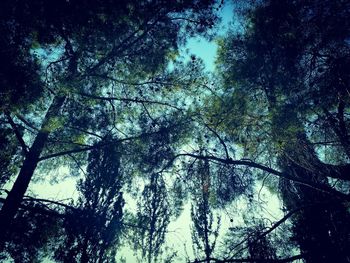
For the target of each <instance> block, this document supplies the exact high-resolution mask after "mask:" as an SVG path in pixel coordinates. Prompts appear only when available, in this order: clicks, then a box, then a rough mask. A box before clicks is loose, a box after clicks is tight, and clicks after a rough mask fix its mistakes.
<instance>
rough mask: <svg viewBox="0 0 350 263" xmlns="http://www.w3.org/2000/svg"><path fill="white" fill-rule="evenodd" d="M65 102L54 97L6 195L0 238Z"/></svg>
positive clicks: (1, 217)
mask: <svg viewBox="0 0 350 263" xmlns="http://www.w3.org/2000/svg"><path fill="white" fill-rule="evenodd" d="M64 100H65V97H64V96H55V97H54V99H53V101H52V103H51V105H50V107H49V109H48V111H47V113H46V115H45V118H44V121H43V123H42V127H41V129H40V131H39V133H38V134H37V136H36V138H35V140H34V142H33V144H32V146H31V147H30V149H29V151H28V153H27V155H26V158H25V160H24V162H23V165H22V167H21V170H20V172H19V174H18V176H17V179H16V181H15V183H14V185H13V187H12V189H11V191H10V192H9V193H8V196H7V198H6V200H5V202H4V204H3V206H2V208H1V211H0V222H1V224H0V237H1V238H2V237H3V236H4V234H5V232H6V231H9V228H10V226H11V222H12V220H13V218H14V216H15V215H16V213H17V211H18V209H19V207H20V205H21V202H22V199H23V196H24V194H25V192H26V190H27V188H28V186H29V183H30V181H31V179H32V177H33V174H34V171H35V169H36V167H37V165H38V162H39V158H40V154H41V153H42V151H43V149H44V147H45V144H46V142H47V139H48V136H49V134H50V127H49V124H50V121H51V120H52V119H53V117H55V116H57V115H58V114H59V111H60V109H61V107H62V105H63V102H64Z"/></svg>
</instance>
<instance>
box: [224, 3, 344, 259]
mask: <svg viewBox="0 0 350 263" xmlns="http://www.w3.org/2000/svg"><path fill="white" fill-rule="evenodd" d="M345 6H346V4H345V3H344V2H342V1H333V2H332V3H330V2H328V1H326V2H322V3H320V2H319V1H311V2H308V3H305V2H303V1H266V2H264V3H262V4H258V5H257V6H256V7H255V8H253V9H251V10H249V11H248V17H249V19H250V20H249V22H248V27H247V29H246V31H245V32H244V33H243V34H236V35H234V34H231V36H230V37H229V38H228V39H227V40H225V41H224V42H223V44H222V49H221V52H222V53H221V56H220V58H221V60H222V61H223V64H222V68H221V70H222V72H223V76H224V79H225V82H226V83H225V85H226V87H227V88H226V92H227V93H229V94H230V95H229V96H230V98H234V101H235V102H238V101H239V100H241V102H238V103H239V104H238V105H240V106H239V107H241V108H242V109H243V111H244V113H245V115H243V122H244V123H246V121H247V120H249V119H257V121H256V122H255V123H253V124H254V126H255V127H254V126H253V127H252V128H253V130H252V129H251V130H250V132H248V131H247V130H243V132H242V130H240V129H238V130H237V131H234V132H233V136H235V138H237V137H239V138H243V143H244V144H243V145H244V146H245V149H246V151H247V156H249V157H254V158H257V157H258V158H259V157H260V158H261V157H263V158H265V156H271V157H270V158H272V159H275V163H274V165H275V166H279V167H280V169H281V170H282V173H286V174H289V175H292V178H295V179H296V180H295V181H297V179H302V180H303V181H305V182H311V183H312V184H313V185H315V186H316V188H317V186H322V188H323V186H326V188H329V186H330V184H329V182H328V181H329V180H328V179H329V178H332V177H333V178H341V179H343V180H348V178H347V174H348V172H347V171H345V170H343V172H340V171H341V169H342V168H343V167H344V166H347V165H348V164H347V163H340V164H339V163H338V164H337V165H334V164H327V163H325V162H323V161H322V160H320V159H319V156H318V153H317V151H316V150H317V149H315V145H316V144H315V143H314V142H312V141H311V138H310V134H317V133H319V132H320V131H321V129H322V128H325V126H323V127H320V126H318V124H317V123H319V121H320V122H323V123H328V124H330V123H329V121H330V119H332V118H329V117H325V115H324V114H323V113H322V112H323V111H326V112H327V111H332V110H325V109H326V108H328V109H332V108H334V107H337V106H336V105H337V104H338V102H337V101H339V99H338V98H339V97H338V98H337V96H338V95H339V94H340V93H339V92H343V91H344V89H345V90H346V88H344V86H340V85H338V84H337V82H336V83H333V84H332V85H331V86H328V87H327V88H325V87H324V86H323V83H324V81H327V83H330V82H329V81H330V76H331V77H332V78H333V77H334V75H333V74H329V75H328V77H326V75H325V74H321V75H322V79H323V80H322V81H321V78H319V77H320V71H323V69H327V70H328V69H329V70H330V68H332V67H334V64H333V58H332V59H330V60H328V59H325V58H324V57H323V55H325V56H326V57H327V56H328V54H331V53H332V52H331V50H333V49H332V47H334V46H338V47H339V48H340V49H339V52H337V53H334V54H333V53H332V56H333V55H335V56H339V57H342V58H343V57H344V56H347V55H346V54H347V53H348V51H349V49H348V47H347V46H346V45H345V44H344V42H343V41H345V39H346V38H347V36H348V30H347V29H345V28H344V30H343V29H342V28H343V25H340V24H339V20H338V19H339V17H338V12H337V10H339V9H338V8H345ZM347 15H348V14H347V13H346V12H344V13H342V14H341V16H343V18H344V17H346V16H347ZM326 17H327V18H326ZM321 25H322V26H321ZM335 26H337V27H336V28H337V29H339V31H338V30H337V33H335V34H334V30H333V33H330V31H328V30H329V28H333V29H334V28H335ZM323 27H324V28H327V29H326V30H325V31H324V32H322V33H320V30H321V28H323ZM316 32H317V34H318V35H317V37H316V35H315V34H316ZM313 36H315V37H313ZM340 50H341V51H340ZM320 54H322V55H320ZM326 54H327V55H326ZM345 60H346V59H345ZM320 68H322V70H320ZM316 76H319V77H316ZM343 77H344V79H346V78H347V77H346V75H344V76H343ZM329 89H331V90H334V92H333V93H330V92H329ZM325 94H327V98H326V97H324V96H325ZM336 94H338V95H336ZM334 95H335V96H334ZM242 98H243V99H242ZM343 98H344V97H341V99H340V101H343ZM228 101H229V100H228ZM242 101H243V102H242ZM253 102H254V104H255V105H254V106H255V107H254V106H253V104H252V103H253ZM228 103H230V102H228ZM229 105H231V104H229ZM340 105H341V106H340V108H341V109H340V110H338V113H339V115H338V116H339V119H338V121H335V122H333V128H335V129H338V128H337V125H339V124H340V123H342V124H341V125H343V129H342V130H343V132H342V134H343V136H344V138H346V137H347V136H348V135H346V130H347V128H346V126H347V124H346V123H347V121H346V117H345V115H344V114H343V112H342V109H344V108H343V107H346V104H344V102H341V103H340ZM338 107H339V106H338ZM254 108H255V109H254ZM241 116H242V115H240V116H238V117H236V116H235V115H234V116H232V117H231V116H228V118H229V122H234V123H238V124H239V122H240V121H242V117H241ZM239 118H241V119H239ZM315 119H316V120H317V121H314V120H315ZM231 120H232V121H231ZM229 122H226V123H225V124H224V125H226V124H227V123H229ZM263 123H266V124H267V125H262V124H263ZM309 123H310V124H311V125H309ZM310 126H311V127H310ZM326 126H327V125H326ZM228 127H230V126H228ZM261 127H262V129H263V130H262V129H261ZM328 127H329V126H328ZM310 130H312V131H310ZM322 132H326V133H329V130H328V128H327V129H325V130H323V131H322ZM338 133H339V132H338ZM261 134H262V136H261ZM318 139H319V138H318ZM333 139H335V140H337V141H338V142H339V143H340V144H341V145H342V146H343V148H342V149H343V152H344V153H345V154H346V143H345V142H341V140H342V139H341V136H337V138H335V137H333ZM254 141H256V142H258V143H255V142H254ZM269 143H270V145H268V144H269ZM271 143H273V144H272V145H271ZM262 146H263V147H265V148H262ZM271 146H272V147H271ZM248 147H250V149H248ZM328 150H333V149H332V148H331V147H328ZM262 153H263V154H262ZM255 156H256V157H255ZM263 158H261V160H263ZM288 179H291V178H288ZM344 186H346V184H344ZM281 187H282V193H283V194H282V196H283V199H284V201H285V205H286V207H287V208H288V209H289V210H293V209H295V208H297V207H298V206H300V205H301V204H305V203H308V204H313V203H318V202H325V201H331V202H332V200H333V201H334V202H336V200H337V198H336V197H335V196H332V195H329V194H325V193H322V192H320V191H317V190H314V189H312V188H309V187H307V186H305V185H302V184H298V183H297V182H293V180H291V181H288V180H281ZM337 191H338V190H337ZM338 202H339V201H338ZM292 203H293V204H292ZM309 211H310V213H309ZM311 211H312V212H311ZM301 214H302V215H301V216H300V217H299V219H296V221H295V222H298V223H296V224H297V226H296V229H298V231H297V232H299V230H300V229H304V231H305V230H306V229H307V230H308V231H307V232H303V233H301V236H302V237H303V238H302V240H300V237H301V236H299V238H297V239H298V242H299V246H300V249H301V251H302V252H305V253H306V256H305V259H306V260H307V262H329V261H332V260H335V259H336V260H337V261H339V262H347V261H346V260H347V257H348V256H346V255H345V254H344V249H343V248H342V246H341V247H339V246H338V247H337V249H336V250H337V251H335V250H333V248H332V247H333V246H332V245H330V244H328V242H329V241H330V240H332V241H330V242H333V244H338V242H339V240H340V239H341V240H343V241H342V242H345V243H347V242H349V240H347V241H345V240H344V238H342V237H341V236H342V235H343V234H344V233H347V232H348V230H347V227H345V225H346V223H345V222H346V221H343V220H346V218H347V212H346V208H345V207H344V205H343V204H342V205H340V206H338V205H337V206H335V205H334V206H333V207H331V208H326V206H319V205H318V206H315V207H313V208H312V209H310V210H308V211H307V212H305V213H301ZM336 215H337V216H336ZM316 218H318V219H317V223H315V221H316ZM335 218H337V219H335ZM311 222H314V223H311ZM330 222H333V223H335V222H339V223H340V222H343V223H341V224H342V227H343V228H342V230H341V231H340V232H342V233H340V232H337V234H335V233H334V230H331V229H330V228H329V225H330V224H331V223H330ZM344 224H345V225H344ZM302 226H303V227H302ZM313 227H315V228H313ZM339 227H340V225H339ZM337 228H338V227H337ZM330 233H332V234H330ZM345 235H346V234H345ZM326 236H327V237H326ZM312 240H318V242H313V241H312ZM311 244H313V245H311ZM327 244H328V245H329V246H328V245H327ZM316 247H317V249H316Z"/></svg>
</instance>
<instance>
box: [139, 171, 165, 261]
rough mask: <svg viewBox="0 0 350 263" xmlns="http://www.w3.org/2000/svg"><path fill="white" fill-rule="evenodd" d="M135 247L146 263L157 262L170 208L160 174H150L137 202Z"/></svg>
mask: <svg viewBox="0 0 350 263" xmlns="http://www.w3.org/2000/svg"><path fill="white" fill-rule="evenodd" d="M137 207H138V208H137V214H136V217H137V218H136V222H137V227H136V228H135V230H134V232H133V233H134V234H135V236H134V237H133V238H132V240H133V243H134V247H135V249H140V250H141V254H142V258H145V260H147V262H148V263H151V262H157V261H158V259H159V256H160V255H161V253H162V250H163V247H164V242H165V233H166V231H167V228H168V225H169V222H170V216H171V210H170V209H169V200H168V196H167V189H166V187H165V182H164V180H163V178H162V176H161V175H160V174H151V175H150V181H149V184H147V185H145V187H144V190H143V191H142V199H141V201H139V202H138V204H137Z"/></svg>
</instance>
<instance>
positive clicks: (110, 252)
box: [55, 136, 125, 262]
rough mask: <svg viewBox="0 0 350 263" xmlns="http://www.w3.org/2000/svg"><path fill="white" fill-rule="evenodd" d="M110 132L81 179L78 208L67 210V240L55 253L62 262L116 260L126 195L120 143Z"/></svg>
mask: <svg viewBox="0 0 350 263" xmlns="http://www.w3.org/2000/svg"><path fill="white" fill-rule="evenodd" d="M111 141H113V138H111V137H110V136H106V137H105V138H104V139H103V140H102V141H100V142H98V143H99V144H102V147H101V148H97V149H94V150H92V151H91V152H90V153H89V164H88V167H87V174H86V177H85V178H84V179H82V180H80V182H79V184H78V190H79V192H80V194H81V196H80V198H79V200H78V205H77V208H76V209H74V210H72V209H69V210H68V211H67V215H66V217H65V222H64V224H63V225H64V228H65V231H64V235H65V240H64V241H63V244H62V245H61V247H60V248H59V250H58V251H56V253H55V258H56V259H57V260H59V261H62V262H72V259H73V258H74V260H76V262H114V260H115V254H116V250H117V249H118V243H119V240H120V237H119V236H120V233H121V230H122V221H123V206H124V203H125V201H124V199H123V193H122V192H121V189H122V186H123V181H124V179H123V177H124V175H123V172H122V169H121V160H120V159H121V152H120V149H118V145H117V144H114V143H111Z"/></svg>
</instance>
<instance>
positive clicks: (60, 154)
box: [39, 128, 164, 162]
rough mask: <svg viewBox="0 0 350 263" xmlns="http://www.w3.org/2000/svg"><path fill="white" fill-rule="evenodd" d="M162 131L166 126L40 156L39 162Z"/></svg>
mask: <svg viewBox="0 0 350 263" xmlns="http://www.w3.org/2000/svg"><path fill="white" fill-rule="evenodd" d="M160 132H164V128H161V129H160V130H158V131H155V132H150V133H143V134H140V135H137V136H132V137H128V138H124V139H118V140H114V141H109V142H106V143H101V144H96V145H92V146H89V147H83V148H77V149H72V150H67V151H62V152H58V153H53V154H48V155H46V156H42V157H40V158H39V162H40V161H44V160H48V159H51V158H55V157H60V156H64V155H69V154H74V153H81V152H87V151H91V150H93V149H98V148H101V147H104V146H106V145H109V144H111V143H122V142H126V141H132V140H138V139H142V138H145V137H148V136H152V135H155V134H157V133H160Z"/></svg>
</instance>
